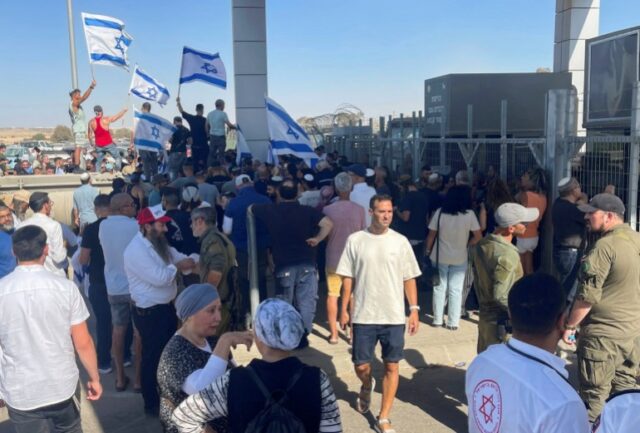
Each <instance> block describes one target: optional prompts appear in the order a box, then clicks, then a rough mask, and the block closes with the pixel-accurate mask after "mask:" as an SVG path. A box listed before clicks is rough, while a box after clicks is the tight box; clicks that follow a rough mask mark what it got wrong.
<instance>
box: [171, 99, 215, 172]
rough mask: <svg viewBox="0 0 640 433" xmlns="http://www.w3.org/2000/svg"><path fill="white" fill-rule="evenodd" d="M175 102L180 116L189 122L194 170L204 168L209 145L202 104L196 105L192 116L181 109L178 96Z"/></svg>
mask: <svg viewBox="0 0 640 433" xmlns="http://www.w3.org/2000/svg"><path fill="white" fill-rule="evenodd" d="M176 102H177V103H178V111H180V114H182V118H183V119H184V120H186V121H187V122H188V123H189V129H191V138H192V139H193V145H192V148H191V158H193V165H194V170H195V171H200V170H206V168H207V158H208V157H209V145H208V144H207V130H206V128H205V124H206V122H207V118H206V117H204V105H202V104H197V105H196V114H195V116H194V115H193V114H189V113H187V112H186V111H184V110H183V109H182V104H180V98H176Z"/></svg>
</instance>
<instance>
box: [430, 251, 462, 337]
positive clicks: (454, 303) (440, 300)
mask: <svg viewBox="0 0 640 433" xmlns="http://www.w3.org/2000/svg"><path fill="white" fill-rule="evenodd" d="M438 270H439V271H440V284H439V285H437V286H435V287H434V288H433V324H434V325H442V323H443V316H444V303H445V299H447V300H448V305H447V326H455V327H457V326H458V325H459V323H460V308H461V304H462V288H463V286H464V276H465V273H466V272H467V264H466V263H463V264H461V265H445V264H442V263H440V264H439V265H438Z"/></svg>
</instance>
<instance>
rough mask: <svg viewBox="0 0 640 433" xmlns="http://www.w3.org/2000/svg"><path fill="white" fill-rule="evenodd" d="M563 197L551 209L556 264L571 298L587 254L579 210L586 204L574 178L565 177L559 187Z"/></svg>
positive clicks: (582, 215)
mask: <svg viewBox="0 0 640 433" xmlns="http://www.w3.org/2000/svg"><path fill="white" fill-rule="evenodd" d="M558 193H559V195H560V197H558V198H557V199H556V201H555V202H554V203H553V207H552V208H551V219H552V221H553V262H554V263H555V265H556V269H557V271H558V274H560V282H561V283H562V285H563V287H564V290H565V293H566V294H567V295H569V296H570V297H571V296H572V293H571V292H572V289H573V286H574V284H575V282H576V277H577V275H578V268H579V266H580V258H581V257H582V253H583V251H584V247H585V245H584V240H585V236H586V222H585V219H584V213H583V212H581V211H580V210H579V209H578V204H579V203H578V202H581V201H586V200H585V198H584V197H583V194H582V191H581V189H580V184H579V183H578V181H577V180H576V179H575V178H573V177H565V178H564V179H562V180H560V182H559V183H558Z"/></svg>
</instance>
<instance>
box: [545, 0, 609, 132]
mask: <svg viewBox="0 0 640 433" xmlns="http://www.w3.org/2000/svg"><path fill="white" fill-rule="evenodd" d="M599 28H600V0H556V29H555V39H554V50H553V71H554V72H571V76H572V79H571V81H572V84H573V85H574V86H575V87H576V90H577V92H578V128H579V129H580V130H582V129H583V128H582V113H583V101H584V79H585V77H584V61H585V40H586V39H591V38H593V37H596V36H598V34H599Z"/></svg>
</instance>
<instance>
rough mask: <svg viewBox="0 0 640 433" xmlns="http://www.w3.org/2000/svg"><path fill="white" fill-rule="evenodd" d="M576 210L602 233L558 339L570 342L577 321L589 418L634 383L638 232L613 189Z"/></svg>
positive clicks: (639, 302)
mask: <svg viewBox="0 0 640 433" xmlns="http://www.w3.org/2000/svg"><path fill="white" fill-rule="evenodd" d="M579 209H580V210H581V211H583V212H585V213H586V214H585V219H586V220H587V227H588V228H589V230H590V231H591V232H594V233H599V234H601V237H600V239H598V241H597V242H596V243H595V245H594V246H593V248H592V249H591V250H590V251H589V252H588V253H587V254H586V256H585V258H584V259H583V263H582V266H581V269H580V272H579V275H578V289H577V292H576V297H575V300H574V304H573V305H572V307H571V312H570V314H569V316H568V318H567V321H566V324H565V329H566V330H565V333H564V336H563V340H564V341H565V342H566V343H569V344H573V341H574V340H575V333H576V327H577V326H578V325H580V336H579V340H578V348H577V352H578V375H579V379H580V390H579V391H580V396H581V397H582V399H583V400H584V401H585V402H586V403H587V406H588V412H589V419H590V420H591V421H593V420H595V419H596V417H597V416H598V415H599V414H600V412H601V411H602V407H603V405H604V402H605V400H606V399H607V397H609V394H611V393H612V392H618V391H624V390H627V389H633V388H636V374H637V368H638V361H639V360H640V351H639V347H638V343H639V337H640V234H639V233H637V232H635V231H634V230H632V229H631V227H629V226H628V225H627V224H625V223H624V211H625V208H624V204H623V203H622V200H620V199H619V198H618V197H616V196H615V195H613V194H607V193H603V194H598V195H596V196H595V197H593V198H592V199H591V201H590V202H589V204H586V205H582V206H580V207H579Z"/></svg>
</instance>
